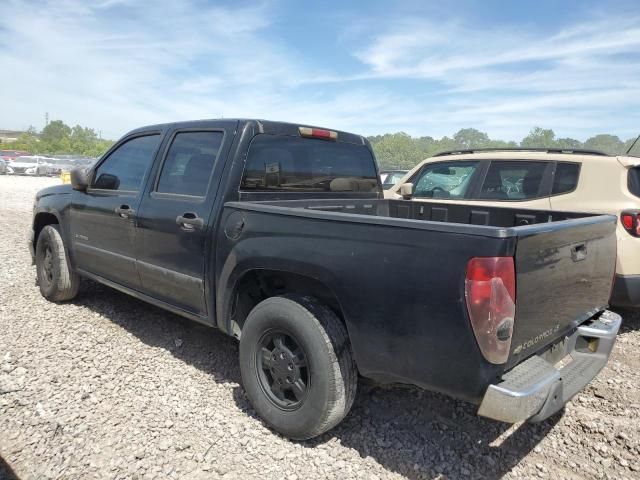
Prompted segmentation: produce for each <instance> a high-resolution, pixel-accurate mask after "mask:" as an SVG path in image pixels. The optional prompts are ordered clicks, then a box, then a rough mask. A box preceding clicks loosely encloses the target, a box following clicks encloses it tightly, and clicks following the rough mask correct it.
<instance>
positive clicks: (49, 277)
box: [40, 244, 53, 285]
mask: <svg viewBox="0 0 640 480" xmlns="http://www.w3.org/2000/svg"><path fill="white" fill-rule="evenodd" d="M40 272H41V275H40V276H41V277H42V280H44V281H45V283H46V284H47V285H50V284H51V282H52V281H53V252H52V251H51V246H50V245H48V244H47V245H46V246H45V249H44V256H43V257H42V264H41V266H40Z"/></svg>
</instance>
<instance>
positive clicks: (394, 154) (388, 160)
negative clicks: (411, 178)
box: [372, 132, 425, 169]
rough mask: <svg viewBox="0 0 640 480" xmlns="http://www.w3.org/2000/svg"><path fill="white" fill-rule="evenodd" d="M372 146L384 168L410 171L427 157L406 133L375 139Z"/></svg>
mask: <svg viewBox="0 0 640 480" xmlns="http://www.w3.org/2000/svg"><path fill="white" fill-rule="evenodd" d="M372 146H373V149H374V152H375V154H376V158H377V159H378V162H379V164H380V166H381V167H382V168H385V169H391V168H403V169H409V168H412V167H413V166H415V165H416V164H417V163H418V162H419V161H421V160H423V159H424V158H425V157H424V156H423V154H422V152H421V151H420V149H419V148H418V145H417V143H416V142H415V140H414V139H413V138H411V137H410V136H409V135H407V134H406V133H404V132H399V133H393V134H386V135H383V136H382V137H379V138H376V139H373V141H372Z"/></svg>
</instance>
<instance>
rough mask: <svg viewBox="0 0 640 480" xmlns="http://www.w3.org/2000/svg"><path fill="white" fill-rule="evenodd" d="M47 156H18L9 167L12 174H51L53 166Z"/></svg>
mask: <svg viewBox="0 0 640 480" xmlns="http://www.w3.org/2000/svg"><path fill="white" fill-rule="evenodd" d="M47 160H48V159H47V158H46V157H41V156H37V155H32V156H21V157H16V159H15V160H13V161H12V162H11V163H10V164H9V166H8V167H7V173H8V174H10V175H33V176H41V175H50V174H51V166H50V165H49V163H48V162H47Z"/></svg>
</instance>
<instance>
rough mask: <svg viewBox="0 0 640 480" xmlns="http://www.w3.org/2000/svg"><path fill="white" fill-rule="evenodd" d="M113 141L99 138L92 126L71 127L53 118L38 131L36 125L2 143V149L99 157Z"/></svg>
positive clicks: (0, 145)
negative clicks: (15, 138) (13, 138)
mask: <svg viewBox="0 0 640 480" xmlns="http://www.w3.org/2000/svg"><path fill="white" fill-rule="evenodd" d="M112 144H113V141H111V140H103V139H101V138H99V136H98V134H97V133H96V131H95V130H94V129H92V128H87V127H82V126H80V125H76V126H75V127H70V126H69V125H67V124H66V123H64V122H63V121H62V120H53V121H51V122H49V123H48V124H47V126H46V127H44V128H43V129H42V131H41V132H38V131H37V130H36V129H35V128H34V127H29V129H28V130H27V131H26V132H24V133H23V134H22V135H20V137H19V138H18V139H17V140H15V141H13V142H7V143H0V149H11V150H25V151H27V152H29V153H35V154H41V155H55V154H66V155H84V156H87V157H98V156H100V155H102V154H103V153H104V152H105V151H106V150H107V149H108V148H109V147H110V146H111V145H112Z"/></svg>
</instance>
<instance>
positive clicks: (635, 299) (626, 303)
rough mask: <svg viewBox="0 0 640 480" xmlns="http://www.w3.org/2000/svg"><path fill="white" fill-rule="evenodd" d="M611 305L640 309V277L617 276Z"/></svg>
mask: <svg viewBox="0 0 640 480" xmlns="http://www.w3.org/2000/svg"><path fill="white" fill-rule="evenodd" d="M611 305H615V306H616V307H640V275H616V278H615V281H614V282H613V292H612V293H611Z"/></svg>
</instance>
